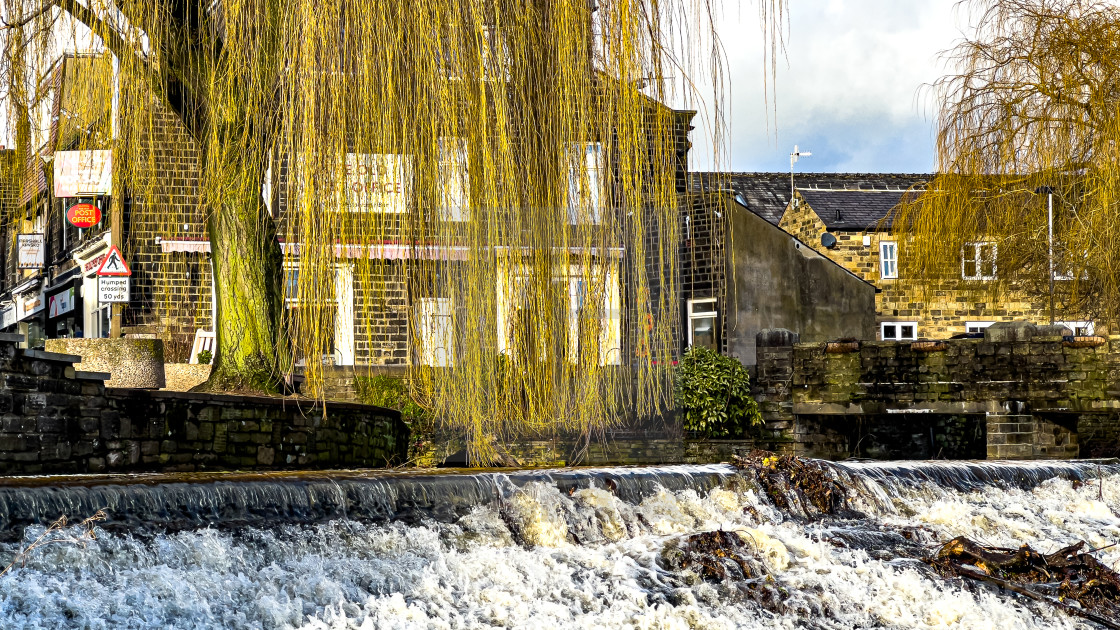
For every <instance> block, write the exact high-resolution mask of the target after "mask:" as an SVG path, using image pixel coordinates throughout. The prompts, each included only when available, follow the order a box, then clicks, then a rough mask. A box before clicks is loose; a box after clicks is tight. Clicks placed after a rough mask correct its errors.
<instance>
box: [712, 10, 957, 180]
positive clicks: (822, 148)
mask: <svg viewBox="0 0 1120 630" xmlns="http://www.w3.org/2000/svg"><path fill="white" fill-rule="evenodd" d="M790 4H791V6H790V9H789V30H788V33H787V55H786V57H784V58H780V59H779V60H778V71H777V100H776V105H777V120H776V123H777V127H776V132H777V141H776V143H775V119H774V114H773V105H774V103H773V102H771V103H766V102H765V100H764V97H763V82H764V80H765V79H766V74H765V73H766V72H767V70H766V69H765V68H764V65H763V48H764V44H763V41H762V35H761V30H760V28H759V25H758V18H757V13H756V11H755V9H754V6H753V5H751V4H746V5H745V6H741V7H740V8H739V9H738V10H735V9H732V10H729V11H726V12H725V13H726V15H725V16H724V19H723V20H722V22H721V26H720V35H721V38H722V39H723V42H724V45H725V47H726V50H727V56H726V58H727V63H728V79H729V84H730V90H731V91H730V102H729V106H730V112H731V126H730V143H729V144H730V153H731V155H730V164H727V163H726V162H725V163H723V164H721V165H720V168H722V169H732V170H760V171H762V170H764V171H783V170H786V169H788V168H789V153H790V151H791V149H792V148H793V145H794V144H798V145H799V146H800V147H801V148H802V149H803V150H806V149H807V150H811V151H812V152H813V156H812V157H810V158H806V159H804V160H802V161H801V162H799V163H798V169H799V170H806V171H810V170H811V171H894V172H898V171H906V172H913V171H923V172H928V171H929V170H930V169H932V168H933V164H934V153H933V151H934V149H933V135H934V122H933V110H932V102H931V100H930V98H929V93H928V91H921V92H920V91H919V90H920V88H921V86H922V85H924V84H928V83H930V82H932V81H934V80H936V79H937V78H938V77H939V76H941V75H942V74H943V72H944V66H943V64H942V62H941V60H940V59H939V57H938V54H939V53H940V52H941V51H943V50H946V49H949V48H951V47H952V46H953V45H954V43H955V42H956V41H958V40H959V39H960V38H961V37H962V30H961V24H960V22H961V19H958V18H962V19H963V16H959V15H958V14H957V11H956V10H955V8H954V6H955V0H920V1H913V0H816V1H812V0H798V1H794V2H792V3H790ZM771 98H773V94H772V95H771ZM699 119H700V117H698V122H697V123H696V126H697V132H696V135H695V136H694V138H693V142H694V144H695V145H696V148H695V149H694V150H693V154H692V164H693V168H694V169H696V170H704V169H706V168H710V167H711V163H712V160H711V150H710V143H708V142H706V141H705V139H704V138H703V137H702V134H700V131H701V130H702V127H703V125H702V123H701V122H699ZM768 127H769V132H768Z"/></svg>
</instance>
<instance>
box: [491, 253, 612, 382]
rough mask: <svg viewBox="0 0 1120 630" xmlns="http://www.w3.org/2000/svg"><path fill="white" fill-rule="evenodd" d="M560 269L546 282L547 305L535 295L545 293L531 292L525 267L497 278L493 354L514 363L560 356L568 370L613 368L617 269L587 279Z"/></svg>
mask: <svg viewBox="0 0 1120 630" xmlns="http://www.w3.org/2000/svg"><path fill="white" fill-rule="evenodd" d="M565 267H566V269H565ZM565 267H562V268H559V269H557V272H556V275H555V276H553V277H552V278H551V279H550V281H549V282H550V284H549V286H548V288H547V293H548V297H549V300H541V299H538V298H539V296H536V292H537V291H542V290H544V289H545V287H540V286H537V283H536V282H535V281H534V278H533V276H532V275H531V272H530V270H529V269H528V268H527V267H523V266H520V265H518V266H517V267H515V268H514V269H510V270H509V271H507V272H505V273H501V274H499V280H498V319H497V324H498V350H499V352H501V353H502V354H506V355H508V356H509V357H510V358H512V359H513V361H514V362H522V361H529V360H531V359H532V358H533V357H545V356H556V357H557V358H559V357H560V356H563V357H565V358H566V360H567V361H568V362H569V363H573V364H586V365H591V364H595V363H596V362H597V363H598V365H619V364H620V363H621V360H622V352H621V346H622V342H621V340H622V335H621V321H622V320H621V290H620V289H621V287H620V283H619V273H618V268H617V266H616V265H615V264H611V265H610V266H607V265H602V266H600V265H596V266H594V267H592V269H591V270H590V273H589V274H588V273H585V270H584V269H583V268H582V267H581V266H579V265H570V266H565ZM549 302H551V303H549ZM565 322H566V324H567V325H564V324H565Z"/></svg>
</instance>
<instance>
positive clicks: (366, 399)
mask: <svg viewBox="0 0 1120 630" xmlns="http://www.w3.org/2000/svg"><path fill="white" fill-rule="evenodd" d="M354 389H355V390H356V393H357V395H358V400H360V401H362V402H363V403H365V404H367V405H377V406H378V407H386V408H389V409H396V410H397V411H399V412H401V419H402V420H404V421H405V422H407V423H409V424H413V423H416V422H421V423H423V422H427V421H428V420H429V419H430V417H431V414H430V413H429V412H428V410H427V409H425V408H423V407H421V406H420V405H418V404H416V401H414V400H412V396H411V395H410V394H409V391H408V390H409V382H408V379H407V378H401V377H396V376H386V375H384V374H379V375H377V376H359V377H357V378H355V379H354Z"/></svg>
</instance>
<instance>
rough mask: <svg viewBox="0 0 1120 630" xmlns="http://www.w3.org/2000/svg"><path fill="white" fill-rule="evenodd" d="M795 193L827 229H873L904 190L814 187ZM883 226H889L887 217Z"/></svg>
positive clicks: (899, 199)
mask: <svg viewBox="0 0 1120 630" xmlns="http://www.w3.org/2000/svg"><path fill="white" fill-rule="evenodd" d="M797 193H798V194H799V195H801V198H802V199H803V200H804V201H805V203H807V204H809V207H810V208H812V209H813V211H814V212H816V213H817V216H818V217H820V218H821V221H823V222H824V225H825V227H826V228H828V229H829V230H860V231H864V230H877V229H879V227H880V226H879V222H880V221H881V220H882V219H883V218H884V217H886V216H887V214H888V213H889V212H890V211H891V210H892V209H893V208H894V207H895V206H897V205H898V202H899V201H901V200H902V198H903V196H904V195H905V194H906V192H905V191H899V190H814V189H808V188H798V189H797ZM883 227H888V228H889V227H890V222H889V221H888V222H887V223H885V224H884V225H883Z"/></svg>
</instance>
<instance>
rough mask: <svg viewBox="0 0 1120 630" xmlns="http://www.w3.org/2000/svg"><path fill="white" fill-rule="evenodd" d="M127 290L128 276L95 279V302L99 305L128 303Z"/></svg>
mask: <svg viewBox="0 0 1120 630" xmlns="http://www.w3.org/2000/svg"><path fill="white" fill-rule="evenodd" d="M129 289H130V287H129V277H128V276H98V277H97V301H98V302H100V303H101V304H112V303H117V302H128V298H129Z"/></svg>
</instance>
